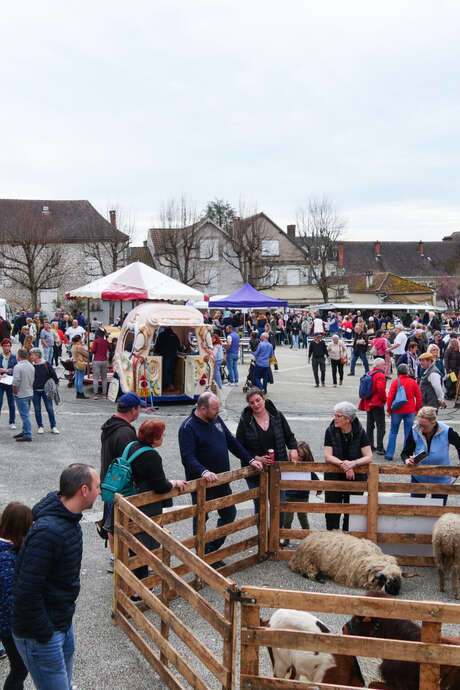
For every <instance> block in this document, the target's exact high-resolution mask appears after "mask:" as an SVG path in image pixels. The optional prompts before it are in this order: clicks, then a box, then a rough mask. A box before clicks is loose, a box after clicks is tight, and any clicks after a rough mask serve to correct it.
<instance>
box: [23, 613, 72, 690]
mask: <svg viewBox="0 0 460 690" xmlns="http://www.w3.org/2000/svg"><path fill="white" fill-rule="evenodd" d="M13 638H14V641H15V644H16V648H17V650H18V652H19V654H20V655H21V657H22V660H23V662H24V663H25V665H26V666H27V669H28V671H29V673H30V675H31V676H32V680H33V682H34V685H35V687H36V688H37V690H50V688H52V689H53V690H72V667H73V655H74V651H75V640H74V636H73V626H72V625H71V626H70V628H69V629H68V631H67V632H65V633H63V632H59V631H58V630H56V631H55V632H54V633H53V636H52V637H51V640H49V642H45V643H41V642H37V640H32V639H30V638H27V637H16V635H13Z"/></svg>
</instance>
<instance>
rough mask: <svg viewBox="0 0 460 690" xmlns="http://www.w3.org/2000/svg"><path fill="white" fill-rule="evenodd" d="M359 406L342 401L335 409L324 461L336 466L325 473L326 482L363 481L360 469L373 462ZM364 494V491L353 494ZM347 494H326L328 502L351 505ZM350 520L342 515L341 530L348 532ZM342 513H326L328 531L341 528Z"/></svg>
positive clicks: (335, 492)
mask: <svg viewBox="0 0 460 690" xmlns="http://www.w3.org/2000/svg"><path fill="white" fill-rule="evenodd" d="M356 412H357V409H356V406H355V405H353V403H351V402H346V401H344V402H340V403H337V405H335V406H334V419H333V421H332V422H331V423H330V425H329V426H328V428H327V429H326V434H325V437H324V455H325V460H326V462H327V463H329V464H330V465H334V472H325V473H324V479H325V480H328V479H330V480H334V481H343V480H344V479H347V480H348V481H350V482H353V481H357V482H362V481H366V480H367V474H356V472H355V471H356V469H357V468H358V467H364V466H365V467H367V465H369V463H370V462H372V450H371V446H370V443H369V438H368V436H367V434H366V432H365V431H364V429H363V427H362V426H361V422H360V421H359V419H358V418H357V416H356ZM354 493H355V494H356V493H358V494H361V493H362V492H354ZM351 495H352V494H351V493H349V492H348V491H326V492H325V502H326V503H350V496H351ZM348 523H349V517H348V514H347V515H344V516H343V525H342V529H343V531H344V532H348ZM339 527H340V513H326V528H327V529H328V530H331V529H339Z"/></svg>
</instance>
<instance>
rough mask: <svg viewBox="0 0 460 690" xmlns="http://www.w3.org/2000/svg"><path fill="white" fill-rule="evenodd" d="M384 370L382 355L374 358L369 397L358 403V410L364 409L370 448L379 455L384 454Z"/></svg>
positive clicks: (370, 374) (385, 395) (385, 396)
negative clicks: (375, 430) (375, 438)
mask: <svg viewBox="0 0 460 690" xmlns="http://www.w3.org/2000/svg"><path fill="white" fill-rule="evenodd" d="M384 372H385V360H384V359H383V358H382V357H377V358H376V359H375V360H374V368H373V369H371V370H370V372H369V376H372V393H371V397H370V398H361V400H360V401H359V405H358V409H359V410H364V411H365V412H366V416H367V428H366V432H367V435H368V437H369V441H370V444H371V449H372V450H375V452H376V453H378V454H379V455H385V449H384V447H383V437H384V436H385V403H386V399H387V394H386V390H385V388H386V378H385V373H384ZM374 426H376V427H377V443H376V446H374Z"/></svg>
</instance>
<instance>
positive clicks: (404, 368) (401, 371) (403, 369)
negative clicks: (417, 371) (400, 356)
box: [397, 363, 409, 376]
mask: <svg viewBox="0 0 460 690" xmlns="http://www.w3.org/2000/svg"><path fill="white" fill-rule="evenodd" d="M397 372H398V376H399V375H400V374H403V375H405V376H407V374H408V373H409V367H408V366H407V364H404V363H402V364H398V368H397Z"/></svg>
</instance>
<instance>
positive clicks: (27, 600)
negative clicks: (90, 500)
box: [12, 491, 82, 643]
mask: <svg viewBox="0 0 460 690" xmlns="http://www.w3.org/2000/svg"><path fill="white" fill-rule="evenodd" d="M32 515H33V519H34V524H33V525H32V527H31V529H30V530H29V532H28V534H27V536H26V538H25V540H24V542H23V544H22V546H21V549H20V551H19V554H18V557H17V560H16V568H15V584H14V592H13V615H12V630H13V633H14V634H15V635H17V636H18V637H25V638H30V639H33V640H37V641H38V642H41V643H44V642H48V641H49V640H50V639H51V637H52V635H53V633H54V632H55V631H56V630H58V631H60V632H67V630H68V629H69V628H70V626H71V624H72V618H73V614H74V611H75V601H76V599H77V597H78V594H79V592H80V566H81V557H82V536H81V527H80V524H79V523H80V520H81V518H82V514H81V513H71V512H70V511H69V510H67V508H66V507H65V506H64V505H63V503H62V501H61V500H60V498H59V495H58V492H57V491H52V492H51V493H49V494H48V495H47V496H45V498H42V500H41V501H40V502H39V503H37V505H35V506H34V508H33V509H32Z"/></svg>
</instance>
